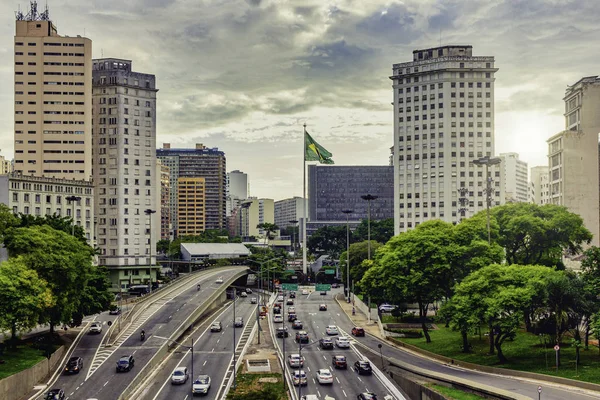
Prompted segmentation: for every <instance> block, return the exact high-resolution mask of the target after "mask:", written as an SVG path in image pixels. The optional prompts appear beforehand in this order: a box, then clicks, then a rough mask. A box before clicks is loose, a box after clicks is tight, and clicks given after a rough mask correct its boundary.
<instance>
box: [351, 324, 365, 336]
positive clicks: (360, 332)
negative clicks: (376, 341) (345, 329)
mask: <svg viewBox="0 0 600 400" xmlns="http://www.w3.org/2000/svg"><path fill="white" fill-rule="evenodd" d="M352 334H353V335H354V336H365V330H364V329H363V328H361V327H360V326H355V327H353V328H352Z"/></svg>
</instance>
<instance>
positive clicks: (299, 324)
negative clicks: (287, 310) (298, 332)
mask: <svg viewBox="0 0 600 400" xmlns="http://www.w3.org/2000/svg"><path fill="white" fill-rule="evenodd" d="M292 329H302V321H300V320H299V319H297V320H295V321H294V322H293V323H292Z"/></svg>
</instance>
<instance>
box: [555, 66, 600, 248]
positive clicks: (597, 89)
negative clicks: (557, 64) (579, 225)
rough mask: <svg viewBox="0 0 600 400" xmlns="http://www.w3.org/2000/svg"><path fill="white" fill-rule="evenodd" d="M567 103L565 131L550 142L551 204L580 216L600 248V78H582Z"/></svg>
mask: <svg viewBox="0 0 600 400" xmlns="http://www.w3.org/2000/svg"><path fill="white" fill-rule="evenodd" d="M563 100H564V102H565V114H564V115H565V130H564V131H562V132H559V133H557V134H556V135H554V136H552V137H550V138H549V139H548V140H547V142H548V168H549V174H550V175H549V185H550V203H552V204H559V205H563V206H565V207H567V208H568V209H569V210H570V211H572V212H574V213H577V214H579V215H580V216H581V218H583V222H584V224H585V226H586V227H587V228H588V229H589V230H590V231H591V232H592V234H593V235H594V238H593V239H592V243H591V244H592V245H594V246H598V245H599V244H600V243H599V237H600V221H599V219H600V212H599V204H598V203H599V201H600V193H599V187H600V183H599V171H598V132H600V113H598V110H599V109H600V78H598V77H597V76H589V77H584V78H582V79H580V80H579V81H577V82H575V83H574V84H573V85H571V86H569V87H568V88H567V90H566V93H565V97H564V98H563Z"/></svg>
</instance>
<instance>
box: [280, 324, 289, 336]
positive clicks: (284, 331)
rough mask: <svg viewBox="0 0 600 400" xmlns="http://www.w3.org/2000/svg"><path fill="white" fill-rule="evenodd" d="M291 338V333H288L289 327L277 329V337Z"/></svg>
mask: <svg viewBox="0 0 600 400" xmlns="http://www.w3.org/2000/svg"><path fill="white" fill-rule="evenodd" d="M288 336H290V333H289V332H288V328H287V326H282V327H279V328H277V337H278V338H284V337H288Z"/></svg>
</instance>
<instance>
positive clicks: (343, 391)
mask: <svg viewBox="0 0 600 400" xmlns="http://www.w3.org/2000/svg"><path fill="white" fill-rule="evenodd" d="M342 393H344V396H346V397H348V395H347V394H346V391H345V390H344V389H342Z"/></svg>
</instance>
